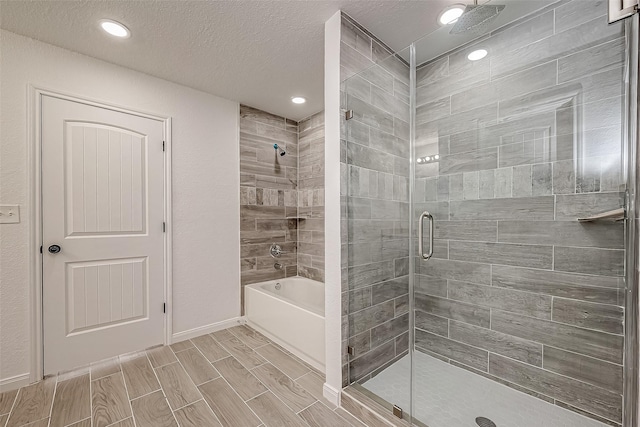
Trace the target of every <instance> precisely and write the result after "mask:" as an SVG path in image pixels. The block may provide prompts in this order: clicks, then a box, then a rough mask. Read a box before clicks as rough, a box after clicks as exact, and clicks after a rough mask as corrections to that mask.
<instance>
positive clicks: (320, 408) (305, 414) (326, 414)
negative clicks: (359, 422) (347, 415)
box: [299, 402, 352, 427]
mask: <svg viewBox="0 0 640 427" xmlns="http://www.w3.org/2000/svg"><path fill="white" fill-rule="evenodd" d="M299 415H300V416H301V417H302V418H303V419H304V420H305V421H306V422H307V424H309V425H310V426H311V427H325V426H331V427H352V426H351V424H350V423H349V422H348V421H347V420H345V419H344V418H342V417H341V416H339V415H338V414H336V413H335V412H333V411H332V410H331V409H329V408H327V407H326V406H325V405H323V404H322V403H320V402H316V403H314V404H313V405H311V406H309V407H308V408H307V409H305V410H304V411H302V412H300V414H299Z"/></svg>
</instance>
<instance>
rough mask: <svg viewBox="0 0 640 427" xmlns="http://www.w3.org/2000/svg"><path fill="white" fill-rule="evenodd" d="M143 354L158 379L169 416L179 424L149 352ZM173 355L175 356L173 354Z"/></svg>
mask: <svg viewBox="0 0 640 427" xmlns="http://www.w3.org/2000/svg"><path fill="white" fill-rule="evenodd" d="M169 349H170V350H171V348H169ZM171 352H172V353H173V350H171ZM145 354H146V356H147V361H148V362H149V364H150V365H151V370H152V371H153V375H154V376H155V377H156V381H158V386H159V387H160V391H161V392H162V396H163V397H164V402H165V403H166V405H167V407H168V408H169V412H171V416H172V417H173V420H174V421H175V422H176V426H179V425H180V424H179V423H178V419H177V418H176V415H175V414H174V413H173V411H172V410H171V405H170V404H169V399H167V394H166V393H165V391H164V388H163V387H162V383H161V382H160V378H159V377H158V374H157V373H156V370H155V368H154V367H153V363H151V358H150V357H149V352H148V351H145ZM173 356H174V357H175V354H174V355H173ZM177 359H178V358H177V357H176V360H177ZM185 373H186V372H185ZM156 391H158V390H155V391H154V392H153V393H155V392H156ZM149 394H152V393H149ZM140 397H143V396H140ZM131 413H132V414H133V407H131ZM134 418H135V417H134Z"/></svg>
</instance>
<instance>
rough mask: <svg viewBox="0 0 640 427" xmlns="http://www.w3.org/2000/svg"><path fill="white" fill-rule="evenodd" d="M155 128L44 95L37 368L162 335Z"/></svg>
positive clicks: (154, 123) (65, 365) (70, 364)
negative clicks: (40, 352)
mask: <svg viewBox="0 0 640 427" xmlns="http://www.w3.org/2000/svg"><path fill="white" fill-rule="evenodd" d="M163 129H164V127H163V123H162V122H161V121H158V120H153V119H149V118H144V117H140V116H136V115H132V114H127V113H123V112H117V111H113V110H110V109H107V108H101V107H97V106H90V105H86V104H82V103H79V102H73V101H69V100H63V99H59V98H55V97H50V96H43V98H42V194H43V198H42V207H43V243H44V250H43V309H44V313H43V319H44V360H45V374H51V373H55V372H57V371H60V370H65V369H71V368H74V367H78V366H82V365H84V364H87V363H90V362H92V361H96V360H100V359H104V358H107V357H111V356H115V355H118V354H122V353H126V352H130V351H135V350H139V349H143V348H146V347H149V346H152V345H156V344H162V342H163V336H164V318H163V316H164V314H163V310H162V304H163V302H164V235H163V229H162V225H163V221H164V153H163V150H162V140H163V132H164V130H163ZM50 245H59V246H60V247H61V250H60V252H58V253H51V252H49V250H48V248H49V246H50Z"/></svg>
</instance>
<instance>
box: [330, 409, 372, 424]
mask: <svg viewBox="0 0 640 427" xmlns="http://www.w3.org/2000/svg"><path fill="white" fill-rule="evenodd" d="M333 412H335V413H336V414H338V415H339V416H341V417H342V418H344V419H345V420H347V421H349V423H351V425H352V426H354V427H368V426H367V425H366V424H365V423H363V422H362V421H361V420H359V419H358V418H356V417H355V416H354V415H353V414H351V413H350V412H347V411H345V410H344V409H343V408H341V407H338V408H336V410H335V411H333Z"/></svg>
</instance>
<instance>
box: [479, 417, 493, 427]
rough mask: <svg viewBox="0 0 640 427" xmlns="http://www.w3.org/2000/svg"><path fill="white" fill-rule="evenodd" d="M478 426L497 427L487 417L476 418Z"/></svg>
mask: <svg viewBox="0 0 640 427" xmlns="http://www.w3.org/2000/svg"><path fill="white" fill-rule="evenodd" d="M476 424H478V426H480V427H496V423H494V422H493V421H491V420H490V419H489V418H485V417H478V418H476Z"/></svg>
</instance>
